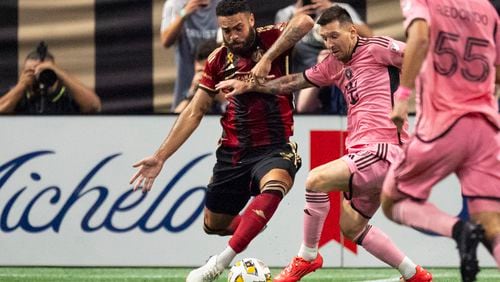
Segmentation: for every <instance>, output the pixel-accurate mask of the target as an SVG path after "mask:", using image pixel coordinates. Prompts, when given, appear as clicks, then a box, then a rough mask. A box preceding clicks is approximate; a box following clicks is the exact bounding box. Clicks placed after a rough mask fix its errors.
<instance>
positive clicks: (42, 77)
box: [35, 69, 57, 89]
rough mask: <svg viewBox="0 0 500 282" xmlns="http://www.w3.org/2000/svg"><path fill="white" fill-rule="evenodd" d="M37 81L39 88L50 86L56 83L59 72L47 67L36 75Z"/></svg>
mask: <svg viewBox="0 0 500 282" xmlns="http://www.w3.org/2000/svg"><path fill="white" fill-rule="evenodd" d="M35 79H36V83H37V84H38V88H40V89H42V88H45V89H47V88H50V87H52V85H54V83H56V81H57V74H56V73H55V72H54V71H53V70H50V69H46V70H43V71H41V72H40V73H39V74H38V75H37V76H36V78H35Z"/></svg>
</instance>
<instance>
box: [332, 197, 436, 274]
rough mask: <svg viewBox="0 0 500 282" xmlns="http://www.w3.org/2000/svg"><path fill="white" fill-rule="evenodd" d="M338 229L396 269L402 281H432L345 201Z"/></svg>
mask: <svg viewBox="0 0 500 282" xmlns="http://www.w3.org/2000/svg"><path fill="white" fill-rule="evenodd" d="M340 228H341V230H342V233H343V234H344V236H346V237H347V238H349V239H350V240H352V241H354V242H356V243H357V244H358V245H360V246H362V247H363V248H364V249H365V250H366V251H367V252H369V253H370V254H372V255H373V256H375V257H376V258H378V259H380V260H381V261H383V262H385V263H386V264H388V265H390V266H391V267H393V268H396V269H398V271H399V272H400V273H401V275H402V276H403V277H402V278H403V280H404V281H432V275H431V274H430V273H429V272H427V271H426V270H425V269H423V268H422V267H421V266H418V265H416V264H415V263H414V262H413V261H412V260H411V259H410V258H408V257H407V256H405V255H404V254H403V252H401V250H399V248H398V247H396V245H395V244H394V243H393V242H392V240H391V239H390V238H389V237H388V236H387V235H386V234H385V233H384V232H383V231H382V230H380V229H378V228H377V227H375V226H373V225H370V224H368V219H367V218H365V217H363V216H362V215H361V214H360V213H358V212H357V211H356V210H354V209H353V208H352V207H351V205H350V203H349V201H347V200H344V201H343V203H342V214H341V216H340Z"/></svg>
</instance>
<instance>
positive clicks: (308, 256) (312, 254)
mask: <svg viewBox="0 0 500 282" xmlns="http://www.w3.org/2000/svg"><path fill="white" fill-rule="evenodd" d="M298 256H299V257H301V258H303V259H305V260H307V261H312V260H314V259H315V258H316V257H317V256H318V246H316V247H314V248H309V247H308V246H306V245H304V243H302V244H301V245H300V250H299V254H298Z"/></svg>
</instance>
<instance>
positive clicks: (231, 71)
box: [199, 24, 293, 148]
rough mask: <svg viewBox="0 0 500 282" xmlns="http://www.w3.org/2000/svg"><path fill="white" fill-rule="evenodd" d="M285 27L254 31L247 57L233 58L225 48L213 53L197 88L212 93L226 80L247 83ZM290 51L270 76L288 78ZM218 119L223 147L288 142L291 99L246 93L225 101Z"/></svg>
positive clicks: (291, 126) (277, 62)
mask: <svg viewBox="0 0 500 282" xmlns="http://www.w3.org/2000/svg"><path fill="white" fill-rule="evenodd" d="M285 25H286V24H277V25H271V26H266V27H261V28H257V29H256V39H255V40H256V41H255V42H254V46H255V47H254V48H253V49H252V51H251V52H249V54H248V55H247V56H242V55H238V54H234V53H232V52H231V50H229V48H227V47H226V46H221V47H220V48H218V49H216V50H215V51H214V52H213V53H212V54H211V55H210V56H209V58H208V60H207V62H206V64H205V70H204V74H203V77H202V79H201V81H200V84H199V87H200V88H202V89H204V90H206V91H208V92H209V93H215V92H216V90H215V85H217V83H219V82H220V81H223V80H227V79H239V80H249V79H250V77H251V75H250V70H251V69H252V68H253V67H254V66H255V64H256V62H258V60H259V59H260V58H261V57H262V55H263V54H264V53H265V52H266V50H267V49H269V48H270V47H271V46H272V44H273V43H274V42H275V41H276V40H277V39H278V37H279V36H280V35H281V33H282V31H283V29H284V27H285ZM290 51H291V50H288V51H286V52H285V53H283V54H282V55H281V56H280V57H278V58H277V59H276V60H274V61H273V63H272V66H271V71H270V73H269V74H270V75H274V76H275V78H278V77H281V76H284V75H286V74H288V60H289V57H290V56H289V55H290ZM228 102H229V103H228V105H227V108H226V112H225V113H224V115H223V116H222V118H221V124H222V128H223V133H222V137H221V139H220V143H221V144H222V145H223V146H228V147H237V148H248V147H258V146H265V145H271V144H280V143H286V142H288V139H289V137H290V136H291V135H293V116H292V112H293V95H269V94H263V93H257V92H249V93H245V94H242V95H237V96H234V97H232V98H230V99H229V101H228Z"/></svg>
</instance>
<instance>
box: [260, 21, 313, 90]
mask: <svg viewBox="0 0 500 282" xmlns="http://www.w3.org/2000/svg"><path fill="white" fill-rule="evenodd" d="M313 26H314V21H313V20H312V19H311V17H309V16H308V15H306V14H298V15H296V16H294V17H293V18H292V19H291V20H290V22H289V23H288V24H287V26H286V27H285V30H284V31H283V32H282V33H281V35H280V37H278V39H277V40H276V42H274V44H273V45H272V46H271V48H269V49H268V50H267V51H266V53H265V54H264V55H263V56H262V58H261V59H260V61H259V62H258V63H257V64H256V65H255V66H254V67H253V69H252V71H251V72H252V75H253V76H254V77H255V78H256V79H257V82H259V83H263V82H264V81H265V80H266V77H267V75H268V74H269V71H270V70H271V64H272V62H273V61H274V60H275V59H276V58H278V57H279V56H280V55H281V54H283V52H285V51H286V50H288V49H290V48H292V47H293V46H294V45H295V43H297V42H298V41H299V40H300V39H301V38H302V37H303V36H304V35H306V34H307V33H308V32H309V30H311V29H312V28H313Z"/></svg>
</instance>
